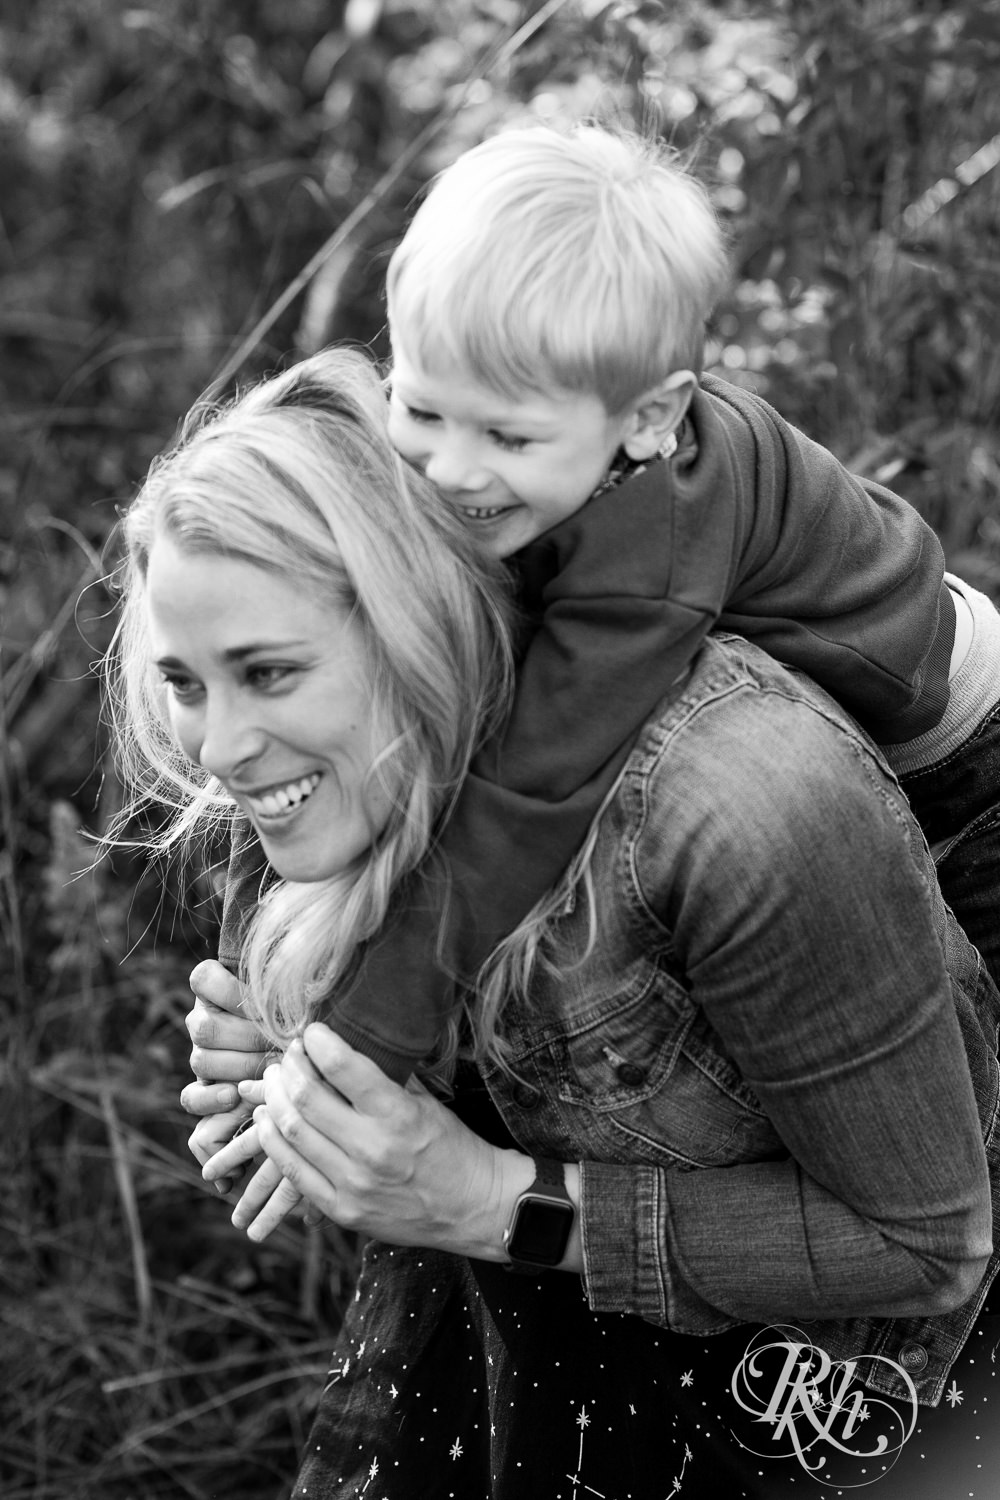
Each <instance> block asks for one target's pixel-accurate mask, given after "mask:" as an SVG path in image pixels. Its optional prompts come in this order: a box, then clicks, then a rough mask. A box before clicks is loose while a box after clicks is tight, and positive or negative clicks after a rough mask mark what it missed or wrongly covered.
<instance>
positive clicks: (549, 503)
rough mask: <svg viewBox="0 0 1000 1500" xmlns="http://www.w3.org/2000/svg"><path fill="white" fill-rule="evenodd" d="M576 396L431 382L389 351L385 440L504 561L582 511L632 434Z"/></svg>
mask: <svg viewBox="0 0 1000 1500" xmlns="http://www.w3.org/2000/svg"><path fill="white" fill-rule="evenodd" d="M635 420H636V419H635V415H634V413H626V414H625V415H623V416H618V417H611V416H609V415H608V412H607V411H606V409H605V407H604V403H603V402H602V401H601V400H600V399H599V397H597V396H593V395H589V394H586V393H584V392H580V391H556V392H552V393H548V394H544V395H543V394H540V393H536V392H530V391H527V392H525V394H524V396H523V397H521V398H518V399H516V400H515V399H512V398H511V397H509V396H505V395H503V394H501V393H500V392H498V391H495V390H493V389H492V388H491V387H490V386H486V385H481V384H478V383H477V382H476V381H475V380H474V379H472V378H470V377H469V376H468V375H466V373H465V372H464V371H462V370H459V369H456V370H454V371H453V372H449V374H448V375H447V376H442V375H431V374H430V373H429V372H428V371H426V370H425V369H423V368H422V367H421V366H420V365H419V364H418V363H417V362H416V361H415V360H413V359H411V358H409V357H408V353H407V351H406V350H404V349H403V348H402V347H401V346H400V343H399V341H398V339H394V342H393V376H392V395H391V398H390V403H389V437H390V439H391V441H392V442H393V444H394V445H395V447H396V449H397V450H398V451H399V453H400V454H402V456H403V457H404V458H405V459H406V460H407V461H408V462H409V463H411V464H413V465H414V467H415V468H417V469H420V470H421V472H422V473H424V474H426V476H427V478H428V479H429V480H430V481H431V483H432V484H434V485H435V486H436V487H437V489H439V490H440V491H441V493H442V494H443V495H444V496H445V498H446V499H448V500H450V501H451V503H452V504H453V505H454V506H455V507H456V508H457V510H458V511H459V514H460V515H461V516H462V517H463V518H464V520H466V521H467V522H468V524H469V525H470V527H472V528H473V529H474V530H475V533H476V535H477V537H479V538H480V539H481V541H482V544H483V546H484V547H485V549H486V550H487V551H488V552H489V553H490V554H491V555H492V556H494V557H509V556H510V555H511V553H513V552H518V551H519V550H520V549H521V548H522V547H525V546H527V544H528V543H529V542H532V541H534V539H535V538H536V537H538V536H541V535H542V533H543V532H545V531H548V530H550V529H551V527H553V526H556V525H558V523H559V522H560V521H564V520H565V519H566V518H567V516H571V515H573V513H574V512H575V511H577V510H579V509H580V506H581V505H583V504H584V502H585V501H586V500H587V499H589V497H590V495H591V494H592V493H593V491H594V490H595V489H596V488H597V486H598V485H599V484H600V482H601V480H602V479H603V478H604V477H605V475H606V474H607V472H608V469H609V468H610V467H611V461H612V459H613V458H614V456H615V454H616V452H617V451H618V449H619V448H620V447H621V446H622V444H623V442H624V441H625V439H626V438H627V437H628V436H629V435H630V433H631V432H632V430H633V428H634V426H635Z"/></svg>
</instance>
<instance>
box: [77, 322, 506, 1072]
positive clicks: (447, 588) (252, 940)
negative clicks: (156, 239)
mask: <svg viewBox="0 0 1000 1500" xmlns="http://www.w3.org/2000/svg"><path fill="white" fill-rule="evenodd" d="M121 530H122V535H123V539H124V546H125V556H124V560H123V562H122V564H121V568H120V572H119V576H118V582H119V585H120V588H121V594H122V612H121V618H120V623H119V626H118V630H117V632H116V636H115V641H114V643H113V646H112V649H111V652H110V653H109V657H108V664H107V674H106V680H107V684H108V702H109V706H110V713H111V718H112V722H113V725H114V728H115V731H116V739H117V746H118V760H119V765H120V768H121V776H122V781H123V783H124V785H125V787H126V790H127V793H128V795H129V801H128V806H127V807H126V809H125V811H124V814H123V817H122V819H120V820H119V822H118V824H117V825H116V827H117V829H118V831H119V832H120V831H121V829H122V828H123V827H124V826H125V823H126V821H128V820H130V819H131V818H132V817H134V815H135V813H136V811H137V810H139V809H140V808H142V807H143V806H147V805H149V804H150V803H156V804H160V805H162V804H166V806H167V807H168V808H169V809H170V810H171V816H170V819H169V822H168V824H167V826H166V828H165V829H164V830H163V831H162V833H161V834H159V835H158V836H157V837H156V838H155V839H154V840H152V841H151V842H152V844H153V847H154V848H155V849H156V850H157V852H166V851H171V850H175V849H178V848H180V849H189V848H190V846H191V844H192V841H193V840H197V839H198V838H199V837H200V836H201V835H204V834H207V833H211V832H212V830H213V829H214V828H217V827H219V826H220V825H221V826H230V827H231V826H232V824H233V823H234V821H235V820H236V816H237V809H236V806H235V804H234V803H233V801H232V799H231V798H230V797H229V796H228V795H227V793H226V791H225V788H224V787H223V786H222V785H221V784H220V783H219V782H218V781H216V780H215V779H214V778H212V777H211V776H210V775H209V774H208V773H207V772H205V771H203V770H202V769H201V768H200V767H198V766H195V765H193V764H192V763H191V762H190V761H188V760H187V759H186V757H185V756H184V755H183V754H182V753H181V751H180V750H179V748H178V746H177V745H176V743H175V741H174V739H173V736H172V734H171V732H170V726H169V721H168V716H167V711H166V701H165V689H164V685H163V683H162V682H161V681H160V680H159V674H158V673H157V671H156V670H155V668H154V667H153V665H152V663H151V660H150V650H149V641H148V636H147V623H146V609H145V579H146V571H147V566H148V562H149V555H150V550H151V548H152V546H153V545H154V543H155V541H156V539H157V538H158V537H164V536H166V537H169V538H170V539H171V541H172V542H173V544H174V545H175V546H176V547H178V548H180V549H181V550H182V551H188V552H191V553H197V554H204V553H208V554H218V555H220V556H224V557H226V558H228V559H234V560H238V561H241V562H245V563H249V564H250V565H252V566H253V567H257V568H260V569H262V570H264V571H266V572H268V573H271V574H274V575H277V576H278V577H281V578H287V579H294V581H295V584H296V586H297V587H300V588H301V589H302V590H303V591H304V592H307V593H309V594H311V595H312V596H313V597H314V598H317V599H319V600H321V601H325V602H333V603H336V604H338V605H340V606H342V607H345V608H347V609H350V610H351V611H353V613H354V616H355V618H356V619H357V620H358V621H359V622H360V624H361V627H362V630H363V634H364V639H365V643H366V647H367V651H368V655H369V662H370V666H371V671H372V680H373V684H374V686H373V693H372V714H373V720H374V730H375V736H374V737H375V739H376V741H377V742H386V743H387V745H388V748H387V749H386V750H385V751H384V752H383V754H382V755H381V756H380V757H379V761H378V763H377V764H376V765H375V766H373V767H372V770H371V773H370V775H371V776H372V777H373V778H374V777H380V778H381V782H382V786H383V788H388V789H392V791H393V795H394V801H393V808H392V811H391V813H390V817H389V821H388V823H387V825H386V827H385V829H384V830H383V831H382V832H381V833H380V834H379V835H378V837H377V838H374V839H373V842H372V845H371V848H370V850H369V853H368V856H367V859H366V860H365V861H364V862H363V864H362V865H361V866H360V868H356V869H353V870H351V871H350V872H349V873H346V874H343V875H338V876H336V877H334V878H332V879H328V880H323V881H318V882H315V883H310V884H295V883H293V882H289V881H279V880H274V881H272V882H270V883H269V885H268V887H267V889H266V892H265V894H264V895H263V896H262V899H261V901H260V904H259V906H258V907H257V909H256V912H255V914H254V916H253V919H252V922H251V925H250V927H249V929H248V932H247V937H246V940H245V942H244V946H243V953H242V960H241V978H242V979H243V982H244V984H245V987H246V1000H247V1004H248V1007H249V1009H250V1011H251V1014H253V1015H254V1016H255V1017H256V1019H258V1020H259V1022H260V1024H261V1025H262V1026H263V1028H264V1029H265V1030H266V1031H267V1032H268V1034H269V1035H270V1036H271V1037H272V1038H273V1039H274V1041H275V1042H276V1043H278V1044H279V1045H281V1044H283V1043H285V1042H287V1040H288V1039H289V1038H290V1037H291V1036H292V1035H293V1034H295V1032H296V1031H298V1030H300V1029H301V1026H302V1025H303V1024H304V1022H305V1021H306V1020H307V1019H308V1017H309V1015H310V1012H311V1009H312V1007H313V1006H314V1005H315V1003H317V1002H318V1001H319V1000H320V999H322V998H324V997H326V996H328V995H329V994H330V993H331V992H332V991H334V990H335V988H336V986H337V985H338V983H339V982H341V981H342V980H343V978H344V977H345V976H346V975H347V973H348V972H349V970H350V968H351V966H352V963H353V961H354V959H355V957H356V953H357V949H358V946H359V944H361V943H362V942H364V941H365V940H366V939H367V938H368V937H370V936H371V935H372V934H373V933H374V932H376V931H377V930H378V928H379V927H380V926H381V925H382V922H383V920H384V918H385V916H386V913H387V911H388V908H389V903H390V899H391V896H392V893H393V891H394V889H395V888H396V887H397V885H398V884H399V882H400V881H401V880H402V879H403V877H404V876H405V875H407V874H408V873H409V872H410V871H412V870H413V869H415V868H416V866H417V865H418V864H420V862H421V861H422V859H423V858H424V856H425V855H426V854H427V852H428V850H429V849H430V847H431V845H432V842H433V839H434V836H435V833H436V831H437V830H438V829H439V827H440V825H441V823H442V820H443V819H444V818H445V816H446V815H447V812H448V810H449V808H450V805H451V802H452V800H453V798H454V796H455V794H456V792H457V789H458V787H459V786H460V784H461V781H462V779H463V777H464V774H465V772H466V770H467V767H468V764H469V761H470V758H471V756H472V754H473V752H474V750H475V749H476V747H477V745H478V744H479V743H480V742H481V740H482V739H483V738H484V737H485V736H486V735H487V734H488V733H491V732H493V731H494V730H495V729H496V728H497V726H498V725H499V723H500V721H501V717H502V713H503V710H504V708H505V705H506V701H507V694H508V692H509V687H510V661H509V653H508V646H507V636H506V628H505V625H506V620H505V602H504V595H503V589H502V586H501V583H500V579H499V577H498V575H496V574H494V573H491V572H490V571H489V570H490V568H491V566H492V565H491V564H489V563H488V562H487V561H485V560H484V559H483V558H482V557H481V556H480V554H479V553H478V552H477V551H476V550H475V548H474V544H473V542H472V541H471V540H470V538H469V536H468V533H467V531H466V530H465V528H464V526H463V525H462V523H461V522H460V521H459V520H458V519H457V518H456V517H455V515H454V513H453V512H452V511H451V510H450V509H449V508H448V507H447V506H446V505H445V504H444V502H442V501H441V500H440V499H439V497H438V496H437V495H436V494H435V492H434V491H433V490H432V489H431V488H430V486H428V485H427V484H426V483H425V482H424V481H423V480H421V478H420V477H419V475H417V474H415V473H414V472H413V471H411V470H410V469H408V468H407V467H406V466H405V465H404V464H403V463H402V461H401V460H400V459H399V458H398V456H397V455H396V453H395V452H394V450H393V449H392V447H391V445H390V443H389V440H388V437H387V434H386V401H385V396H384V391H383V388H382V385H381V382H380V380H379V379H378V376H377V374H376V372H375V369H374V367H373V365H372V363H371V361H370V360H368V359H367V358H365V357H364V356H362V355H361V354H358V353H356V352H353V351H348V350H331V351H325V352H323V353H321V354H317V355H315V356H313V357H312V358H310V359H307V360H304V361H302V362H301V363H300V364H297V365H295V366H294V367H293V368H291V369H289V370H288V371H286V372H285V373H284V374H281V375H277V376H274V377H273V378H271V379H267V380H264V381H262V382H261V383H260V384H258V385H255V386H253V387H251V388H250V389H248V390H247V391H245V392H244V393H242V394H240V395H239V396H237V397H236V398H235V399H234V400H232V401H231V402H230V403H228V404H227V405H223V406H220V407H209V408H201V409H197V408H196V409H195V411H194V412H193V413H192V414H191V416H190V417H189V418H188V420H187V422H186V423H185V425H184V428H183V431H182V434H181V437H180V440H179V442H178V443H177V445H176V446H175V447H174V448H173V449H172V451H170V452H169V453H167V454H166V455H164V456H163V457H161V458H159V459H157V460H156V461H155V462H154V464H153V466H152V468H151V470H150V473H149V476H148V478H147V480H146V482H145V484H144V485H143V487H142V490H141V491H140V493H139V495H138V496H137V498H136V500H135V501H134V503H133V504H132V505H131V506H130V508H129V509H128V511H127V512H126V514H125V516H124V518H123V520H122V525H121Z"/></svg>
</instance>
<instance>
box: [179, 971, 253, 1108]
mask: <svg viewBox="0 0 1000 1500" xmlns="http://www.w3.org/2000/svg"><path fill="white" fill-rule="evenodd" d="M189 982H190V985H191V988H192V990H193V991H194V995H195V1001H194V1004H193V1005H192V1007H191V1009H190V1011H189V1012H188V1014H187V1016H186V1017H185V1025H186V1026H187V1029H188V1035H189V1036H190V1038H191V1043H192V1052H191V1071H192V1072H193V1073H194V1075H195V1077H196V1078H198V1079H199V1080H201V1081H205V1080H209V1079H210V1080H212V1082H236V1081H238V1080H239V1079H241V1078H250V1077H253V1076H254V1075H255V1074H259V1073H261V1072H263V1069H264V1065H265V1062H266V1059H267V1055H268V1053H269V1051H271V1050H273V1049H271V1048H270V1044H269V1042H268V1040H267V1037H266V1036H264V1034H263V1032H262V1031H260V1030H259V1028H258V1027H257V1026H255V1025H254V1023H253V1022H252V1021H250V1020H248V1019H247V1017H246V1016H245V1015H244V1014H243V1009H242V1006H243V997H242V992H241V990H240V986H239V982H238V981H237V979H236V977H235V975H233V974H230V972H229V970H228V969H224V968H223V967H222V965H221V964H219V963H216V962H215V960H214V959H206V960H205V962H204V963H200V964H198V966H197V968H195V969H194V970H193V971H192V973H191V978H190V981H189Z"/></svg>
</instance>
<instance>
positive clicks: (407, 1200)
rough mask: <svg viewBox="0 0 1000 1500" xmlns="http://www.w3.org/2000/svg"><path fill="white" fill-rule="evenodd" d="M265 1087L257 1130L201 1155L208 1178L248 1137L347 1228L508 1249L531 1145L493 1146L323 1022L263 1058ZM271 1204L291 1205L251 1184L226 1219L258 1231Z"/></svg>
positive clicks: (406, 1241) (528, 1177) (443, 1244)
mask: <svg viewBox="0 0 1000 1500" xmlns="http://www.w3.org/2000/svg"><path fill="white" fill-rule="evenodd" d="M264 1094H265V1100H266V1108H259V1107H258V1108H256V1109H255V1111H254V1126H253V1132H251V1131H250V1130H248V1131H247V1132H246V1133H245V1136H240V1137H239V1138H238V1139H237V1140H236V1141H234V1142H233V1143H232V1146H231V1147H227V1148H226V1149H225V1150H224V1151H222V1152H220V1153H219V1155H218V1156H217V1157H216V1158H215V1159H214V1160H213V1161H212V1162H210V1163H209V1164H208V1165H207V1166H206V1168H205V1173H204V1175H205V1176H206V1178H207V1179H208V1180H210V1181H211V1180H214V1179H215V1178H216V1177H217V1176H218V1175H220V1174H222V1175H224V1174H226V1173H228V1172H230V1171H231V1170H232V1168H233V1166H234V1165H236V1164H238V1162H239V1161H240V1160H241V1159H243V1158H244V1156H245V1153H246V1152H247V1151H249V1150H250V1149H251V1145H253V1146H255V1147H258V1148H262V1149H263V1150H264V1151H265V1152H266V1154H267V1156H268V1159H269V1161H270V1162H271V1163H272V1164H273V1166H274V1167H275V1168H276V1169H277V1170H279V1171H280V1172H281V1175H282V1176H283V1178H284V1179H285V1181H286V1183H288V1184H290V1185H291V1188H292V1189H294V1190H296V1191H298V1192H299V1193H301V1194H302V1195H303V1196H304V1197H305V1198H308V1199H309V1201H310V1202H311V1203H313V1204H314V1205H315V1206H316V1207H317V1208H319V1209H321V1210H322V1212H323V1213H324V1214H326V1215H327V1216H328V1217H329V1218H331V1219H333V1220H334V1221H335V1222H336V1223H337V1224H339V1225H341V1226H342V1227H343V1228H345V1229H352V1230H358V1231H360V1232H361V1233H363V1234H366V1235H374V1236H375V1237H377V1238H379V1239H382V1240H386V1241H388V1242H389V1243H391V1244H397V1245H426V1246H433V1247H437V1248H439V1249H444V1250H450V1251H452V1252H453V1253H455V1254H462V1255H472V1256H477V1257H479V1258H481V1259H486V1260H502V1259H503V1231H504V1229H505V1228H506V1225H507V1222H508V1219H509V1217H510V1213H511V1210H512V1208H513V1204H514V1201H515V1199H516V1198H517V1196H518V1194H519V1193H520V1192H523V1191H524V1189H525V1188H527V1187H528V1186H529V1185H530V1183H531V1181H532V1179H533V1176H534V1169H533V1166H532V1162H531V1159H530V1157H527V1156H523V1155H522V1154H521V1153H520V1152H518V1151H501V1150H499V1149H498V1148H496V1147H494V1146H490V1145H489V1144H488V1143H487V1142H486V1141H483V1140H481V1139H480V1138H479V1137H478V1136H476V1135H474V1134H473V1133H472V1131H470V1130H468V1129H467V1128H466V1126H465V1125H463V1124H462V1122H461V1121H460V1120H459V1119H458V1118H457V1117H456V1116H455V1115H454V1114H453V1113H452V1112H451V1111H450V1110H448V1109H446V1108H445V1107H444V1106H443V1105H442V1104H440V1103H439V1102H438V1101H437V1100H436V1099H434V1098H433V1097H432V1096H431V1095H430V1094H429V1093H427V1091H426V1090H425V1089H422V1088H420V1087H419V1086H414V1085H412V1084H411V1085H410V1086H409V1087H408V1088H406V1089H403V1088H400V1087H399V1086H398V1085H397V1084H395V1083H393V1082H392V1081H391V1080H390V1079H388V1078H386V1076H385V1074H384V1073H382V1072H381V1070H380V1069H379V1068H378V1067H376V1065H375V1064H374V1063H373V1062H371V1061H370V1060H369V1059H368V1058H366V1057H363V1056H362V1055H361V1054H360V1053H358V1052H355V1051H353V1050H352V1049H351V1048H350V1047H349V1046H348V1045H347V1044H346V1042H344V1041H343V1040H342V1039H341V1038H340V1037H338V1036H336V1035H335V1034H334V1033H333V1032H332V1031H331V1030H330V1029H329V1027H327V1026H324V1025H322V1024H320V1023H318V1022H314V1023H313V1024H312V1025H310V1026H308V1027H307V1028H306V1030H305V1033H304V1035H303V1037H302V1038H301V1040H296V1041H295V1042H293V1043H292V1044H291V1046H290V1047H289V1048H288V1051H287V1052H286V1053H285V1056H284V1057H283V1058H282V1061H281V1063H280V1065H273V1066H271V1067H269V1068H268V1069H267V1070H266V1072H265V1074H264ZM251 1133H253V1134H255V1135H256V1140H255V1141H254V1142H253V1143H251V1142H250V1141H248V1140H247V1139H246V1136H249V1135H251ZM252 1187H253V1184H251V1188H252ZM276 1211H277V1212H279V1217H280V1216H283V1214H284V1212H287V1210H286V1209H284V1208H282V1207H281V1205H280V1203H279V1204H278V1205H276V1206H275V1207H274V1208H272V1204H271V1202H270V1201H265V1200H264V1196H263V1191H261V1193H257V1194H254V1193H251V1191H250V1188H248V1190H247V1192H246V1193H245V1194H244V1196H243V1198H242V1200H241V1201H240V1203H239V1204H238V1205H237V1208H236V1211H235V1212H234V1214H233V1222H234V1223H235V1224H237V1225H239V1226H240V1227H243V1228H246V1230H247V1232H248V1234H249V1236H250V1238H251V1239H262V1238H264V1236H265V1235H266V1234H267V1233H269V1232H270V1229H271V1227H273V1224H272V1222H271V1220H272V1216H273V1214H274V1213H275V1212H276Z"/></svg>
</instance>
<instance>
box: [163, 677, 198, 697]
mask: <svg viewBox="0 0 1000 1500" xmlns="http://www.w3.org/2000/svg"><path fill="white" fill-rule="evenodd" d="M160 679H161V681H162V682H163V683H164V684H165V686H166V688H167V691H168V692H169V693H170V695H171V696H172V697H173V698H175V699H176V700H177V702H178V703H193V702H194V700H195V698H197V696H198V694H199V693H200V692H201V683H200V682H197V681H196V680H195V678H193V677H184V676H182V675H181V673H179V672H164V671H162V670H161V672H160Z"/></svg>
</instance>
